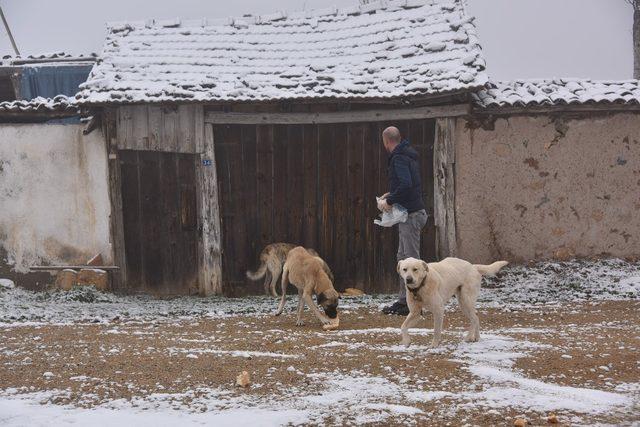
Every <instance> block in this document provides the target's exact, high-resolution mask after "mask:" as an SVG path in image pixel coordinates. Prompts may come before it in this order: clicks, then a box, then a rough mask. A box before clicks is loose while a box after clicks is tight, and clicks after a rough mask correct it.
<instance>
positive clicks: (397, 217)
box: [373, 197, 409, 227]
mask: <svg viewBox="0 0 640 427" xmlns="http://www.w3.org/2000/svg"><path fill="white" fill-rule="evenodd" d="M380 200H381V199H380V197H376V201H377V202H379V201H380ZM408 217H409V213H408V212H407V210H406V209H405V208H404V206H402V205H399V204H397V203H396V204H394V205H392V206H391V210H390V211H385V212H382V215H380V219H374V220H373V223H374V224H376V225H379V226H381V227H392V226H394V225H396V224H398V223H400V222H406V221H407V218H408Z"/></svg>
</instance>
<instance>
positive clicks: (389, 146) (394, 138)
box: [382, 126, 402, 153]
mask: <svg viewBox="0 0 640 427" xmlns="http://www.w3.org/2000/svg"><path fill="white" fill-rule="evenodd" d="M401 140H402V135H400V131H399V130H398V128H397V127H395V126H389V127H388V128H386V129H385V130H383V131H382V144H383V145H384V148H385V149H386V150H387V151H388V152H389V153H391V152H392V151H393V149H394V148H396V146H397V145H398V144H400V141H401Z"/></svg>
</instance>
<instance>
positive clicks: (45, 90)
mask: <svg viewBox="0 0 640 427" xmlns="http://www.w3.org/2000/svg"><path fill="white" fill-rule="evenodd" d="M91 67H92V65H82V66H78V65H74V66H68V65H47V66H33V67H23V68H22V70H21V74H22V76H21V80H20V99H24V100H30V99H33V98H36V97H38V96H42V97H44V98H53V97H54V96H56V95H67V96H74V95H75V94H76V93H77V92H78V86H79V85H80V83H84V82H85V81H86V80H87V77H88V76H89V72H90V71H91Z"/></svg>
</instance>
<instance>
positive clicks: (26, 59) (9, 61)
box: [0, 52, 97, 66]
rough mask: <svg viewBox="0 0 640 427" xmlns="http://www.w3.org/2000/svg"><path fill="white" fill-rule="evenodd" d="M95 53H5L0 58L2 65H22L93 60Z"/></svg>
mask: <svg viewBox="0 0 640 427" xmlns="http://www.w3.org/2000/svg"><path fill="white" fill-rule="evenodd" d="M96 57H97V54H95V53H90V54H88V55H84V54H79V55H74V54H71V53H67V52H48V53H40V54H32V55H27V56H12V55H5V56H3V57H2V59H1V60H0V65H2V66H13V65H24V64H41V63H48V62H93V61H95V59H96Z"/></svg>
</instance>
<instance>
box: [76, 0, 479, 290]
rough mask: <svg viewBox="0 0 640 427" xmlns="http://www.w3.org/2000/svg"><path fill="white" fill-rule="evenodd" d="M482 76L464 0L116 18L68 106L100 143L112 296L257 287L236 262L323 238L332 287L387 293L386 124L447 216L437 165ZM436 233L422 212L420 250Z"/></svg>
mask: <svg viewBox="0 0 640 427" xmlns="http://www.w3.org/2000/svg"><path fill="white" fill-rule="evenodd" d="M484 69H485V64H484V60H483V58H482V56H481V52H480V46H479V44H478V40H477V37H476V35H475V29H474V26H473V23H472V20H471V19H469V18H468V17H467V16H466V15H465V13H464V10H463V6H462V2H459V1H454V2H435V3H434V2H424V1H391V2H385V3H384V4H383V3H374V4H369V5H361V6H356V7H353V8H350V9H343V10H337V9H326V10H317V11H309V12H299V13H292V14H289V15H286V14H283V13H276V14H273V15H269V16H245V17H242V18H239V19H229V20H222V21H206V20H200V21H197V22H181V21H178V20H171V21H147V22H130V23H122V24H113V25H111V27H110V30H109V35H108V36H107V39H106V43H105V47H104V51H103V53H102V55H101V57H100V59H99V61H98V63H97V65H96V66H95V67H94V69H93V70H92V73H91V75H90V77H89V79H88V80H87V82H86V83H85V84H84V85H83V86H82V90H81V91H80V93H79V94H78V96H77V99H78V103H79V104H80V105H81V106H82V107H84V108H86V109H88V110H90V111H91V114H100V115H101V117H102V126H103V130H104V135H105V138H106V141H107V145H108V156H109V190H110V193H109V194H110V200H111V206H112V211H111V233H112V237H113V249H114V259H115V263H116V264H117V265H119V266H121V267H122V270H121V271H122V275H121V276H120V277H121V280H120V281H119V284H116V289H119V290H120V288H118V286H120V287H122V288H121V290H127V291H131V290H134V291H135V290H143V291H150V292H158V293H192V292H200V293H204V294H209V293H221V292H223V293H225V294H227V295H239V294H244V293H249V292H257V291H258V290H259V289H261V285H260V284H255V285H252V284H250V283H248V282H247V280H246V277H245V271H246V269H247V268H251V267H254V266H256V264H257V257H258V254H259V252H260V250H261V249H262V248H263V247H264V246H265V245H266V244H269V243H273V242H282V241H284V242H293V243H298V244H301V245H304V246H306V247H312V248H315V249H317V250H318V252H319V253H320V254H321V256H323V257H324V258H325V259H326V260H327V262H328V263H329V264H330V265H331V267H332V269H333V271H334V273H335V276H336V286H337V287H338V288H344V287H348V286H351V287H358V288H361V289H363V290H365V291H366V292H374V291H377V292H380V291H391V290H393V289H395V286H396V283H397V279H396V272H395V252H396V247H397V243H396V239H397V236H396V233H395V232H394V230H391V229H389V230H382V229H377V228H376V226H374V224H373V220H374V218H375V217H377V211H376V207H375V196H376V195H380V194H383V193H384V192H386V154H385V153H384V151H383V149H382V145H381V139H380V138H381V137H380V134H381V131H382V129H383V128H384V127H385V126H387V125H390V124H395V125H397V126H398V127H399V128H400V129H401V130H402V132H403V133H404V134H405V135H406V136H407V137H408V138H409V139H411V141H412V143H413V145H414V146H415V147H416V148H417V149H418V151H419V152H420V154H421V156H422V159H423V160H422V161H423V163H424V169H423V180H424V183H425V185H424V191H425V194H424V197H425V199H426V200H427V203H428V205H429V209H430V210H433V209H434V208H435V209H436V210H438V209H440V210H441V211H442V212H443V213H444V212H447V204H450V203H451V200H450V199H449V198H448V196H449V195H447V194H434V188H442V189H444V188H446V187H447V186H446V185H445V183H446V180H448V179H450V178H451V173H452V170H451V169H450V168H449V166H447V165H444V166H443V168H439V169H438V171H437V173H436V174H434V171H433V168H432V167H431V165H432V164H433V158H434V156H436V157H437V156H438V155H439V152H440V151H442V150H450V149H451V147H450V146H449V145H447V144H446V142H445V141H446V139H447V138H448V137H449V133H450V132H451V130H452V129H451V126H450V124H451V120H452V119H451V118H452V117H455V116H459V115H463V114H466V113H467V112H468V108H469V99H470V96H471V95H470V94H471V92H472V91H474V90H477V89H479V88H481V87H482V86H483V85H484V84H485V83H486V81H487V76H486V74H485V72H484ZM436 181H437V182H436ZM434 182H435V184H436V185H435V186H434ZM434 205H435V206H434ZM436 219H437V220H438V219H439V220H442V221H450V220H452V218H446V217H437V218H436ZM440 229H441V230H442V229H443V227H441V228H440ZM446 239H447V237H446V236H440V235H439V232H438V228H437V227H436V224H435V223H434V221H433V219H431V220H430V222H429V226H428V227H426V229H425V230H424V236H423V253H424V254H425V256H426V257H427V258H429V259H435V258H436V257H438V256H441V255H443V254H444V253H441V252H439V251H440V249H442V248H444V247H446V246H442V245H439V244H438V243H437V241H438V240H442V241H443V242H444V241H446Z"/></svg>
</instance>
